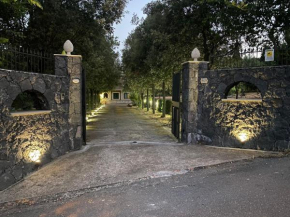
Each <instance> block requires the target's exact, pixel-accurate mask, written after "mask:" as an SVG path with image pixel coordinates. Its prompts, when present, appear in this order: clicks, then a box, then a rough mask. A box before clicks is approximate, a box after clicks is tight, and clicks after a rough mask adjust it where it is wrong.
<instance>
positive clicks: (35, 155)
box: [28, 149, 41, 163]
mask: <svg viewBox="0 0 290 217" xmlns="http://www.w3.org/2000/svg"><path fill="white" fill-rule="evenodd" d="M28 156H29V158H30V160H31V161H32V162H35V163H40V157H41V152H40V150H38V149H33V150H31V151H30V152H29V154H28Z"/></svg>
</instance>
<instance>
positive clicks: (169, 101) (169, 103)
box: [165, 100, 172, 115]
mask: <svg viewBox="0 0 290 217" xmlns="http://www.w3.org/2000/svg"><path fill="white" fill-rule="evenodd" d="M165 105H166V108H165V113H166V114H168V115H170V114H171V109H172V101H171V100H166V103H165Z"/></svg>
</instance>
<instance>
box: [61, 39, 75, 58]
mask: <svg viewBox="0 0 290 217" xmlns="http://www.w3.org/2000/svg"><path fill="white" fill-rule="evenodd" d="M63 49H64V50H65V52H66V53H67V55H71V52H73V51H74V46H73V44H72V43H71V41H70V40H67V41H66V42H65V43H64V45H63Z"/></svg>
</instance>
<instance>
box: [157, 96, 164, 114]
mask: <svg viewBox="0 0 290 217" xmlns="http://www.w3.org/2000/svg"><path fill="white" fill-rule="evenodd" d="M162 110H163V100H162V99H158V108H157V111H159V112H162Z"/></svg>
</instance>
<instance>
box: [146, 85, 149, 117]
mask: <svg viewBox="0 0 290 217" xmlns="http://www.w3.org/2000/svg"><path fill="white" fill-rule="evenodd" d="M146 102H147V112H149V89H147V101H146Z"/></svg>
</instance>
